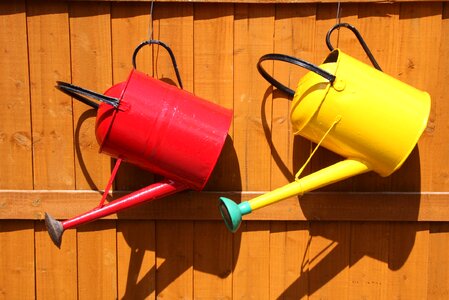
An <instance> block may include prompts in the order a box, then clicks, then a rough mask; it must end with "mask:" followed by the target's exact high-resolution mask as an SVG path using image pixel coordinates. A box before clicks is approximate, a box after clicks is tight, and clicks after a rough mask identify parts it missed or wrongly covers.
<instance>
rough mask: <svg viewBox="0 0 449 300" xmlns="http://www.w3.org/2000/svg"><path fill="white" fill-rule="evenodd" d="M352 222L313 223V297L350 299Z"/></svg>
mask: <svg viewBox="0 0 449 300" xmlns="http://www.w3.org/2000/svg"><path fill="white" fill-rule="evenodd" d="M350 226H351V224H350V223H349V222H311V223H310V235H311V237H312V238H311V242H310V252H309V265H308V268H309V299H347V298H348V279H349V249H350V248H349V247H350V228H351V227H350Z"/></svg>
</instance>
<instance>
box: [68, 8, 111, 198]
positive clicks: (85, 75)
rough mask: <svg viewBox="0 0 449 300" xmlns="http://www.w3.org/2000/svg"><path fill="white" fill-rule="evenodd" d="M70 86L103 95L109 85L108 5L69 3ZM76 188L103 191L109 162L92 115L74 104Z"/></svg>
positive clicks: (107, 175)
mask: <svg viewBox="0 0 449 300" xmlns="http://www.w3.org/2000/svg"><path fill="white" fill-rule="evenodd" d="M70 42H71V55H72V82H73V83H74V84H75V85H79V86H81V87H84V88H87V89H91V90H94V91H97V92H100V93H103V92H104V91H105V90H106V89H108V88H109V87H110V86H111V85H112V68H111V61H112V60H111V20H110V4H109V3H102V2H88V3H87V2H86V3H80V2H78V3H77V2H71V3H70ZM73 108H74V127H75V150H76V151H75V153H76V169H75V173H76V188H77V189H97V190H99V189H103V187H104V186H105V185H106V183H107V180H108V178H109V172H110V169H111V166H110V165H111V159H110V158H109V157H108V156H107V155H100V154H99V153H98V151H99V146H98V143H97V140H96V138H95V116H96V113H95V111H94V110H93V109H91V108H90V107H89V106H87V105H85V104H84V103H79V102H78V101H75V102H74V104H73Z"/></svg>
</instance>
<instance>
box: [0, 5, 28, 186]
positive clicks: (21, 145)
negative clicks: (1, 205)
mask: <svg viewBox="0 0 449 300" xmlns="http://www.w3.org/2000/svg"><path fill="white" fill-rule="evenodd" d="M0 11H1V12H2V13H1V15H0V52H1V55H0V65H1V66H2V72H0V90H1V91H2V97H1V98H2V99H1V100H0V119H1V122H0V153H2V160H1V162H0V170H1V174H2V176H0V188H2V189H32V188H33V170H32V140H31V114H30V89H29V78H28V49H27V28H26V16H25V14H26V8H25V1H15V2H11V3H9V2H8V3H6V2H2V3H0ZM19 170H20V172H19Z"/></svg>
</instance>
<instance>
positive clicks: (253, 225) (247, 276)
mask: <svg viewBox="0 0 449 300" xmlns="http://www.w3.org/2000/svg"><path fill="white" fill-rule="evenodd" d="M239 230H240V231H241V233H237V234H236V235H235V236H234V265H235V268H234V274H233V279H232V294H233V297H232V298H233V299H260V300H263V299H269V296H270V289H269V286H270V271H269V269H270V224H269V222H243V223H242V226H241V229H239ZM256 278H257V279H256Z"/></svg>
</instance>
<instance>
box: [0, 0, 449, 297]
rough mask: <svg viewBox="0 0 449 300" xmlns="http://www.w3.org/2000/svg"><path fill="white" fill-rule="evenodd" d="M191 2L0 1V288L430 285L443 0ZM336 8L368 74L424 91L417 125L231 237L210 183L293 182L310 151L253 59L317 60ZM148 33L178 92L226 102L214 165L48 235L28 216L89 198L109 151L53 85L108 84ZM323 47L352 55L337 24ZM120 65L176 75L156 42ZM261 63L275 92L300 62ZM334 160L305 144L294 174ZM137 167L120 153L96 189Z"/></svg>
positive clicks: (68, 211)
mask: <svg viewBox="0 0 449 300" xmlns="http://www.w3.org/2000/svg"><path fill="white" fill-rule="evenodd" d="M207 2H208V1H205V2H201V1H199V2H196V1H193V2H192V1H189V2H182V1H180V2H164V1H162V2H159V1H158V2H156V3H155V4H154V9H153V13H152V14H151V15H150V11H151V3H150V2H145V1H141V2H128V1H124V2H109V1H87V2H77V1H68V2H64V1H38V0H29V1H2V2H0V96H1V100H0V155H1V160H0V219H1V220H0V299H33V298H37V299H116V298H120V299H155V298H157V299H300V298H312V299H426V298H427V299H447V297H449V296H448V295H449V271H448V270H449V256H448V254H447V248H448V247H449V169H448V166H447V162H448V157H449V143H448V142H447V139H448V138H447V137H448V134H449V99H448V96H447V92H448V88H447V82H448V81H449V56H448V55H447V54H448V53H449V5H448V3H447V2H444V1H436V2H422V1H416V2H407V1H405V2H402V1H399V2H394V3H374V2H371V1H359V2H357V3H351V1H342V3H341V5H340V4H338V3H336V2H334V1H331V3H320V2H319V1H314V0H311V1H287V2H291V3H281V2H284V1H280V2H277V3H276V2H275V1H271V0H267V1H245V3H243V2H241V1H225V2H227V3H207ZM248 2H254V3H248ZM261 2H267V3H261ZM293 2H296V3H293ZM324 2H326V1H324ZM339 5H340V8H341V12H340V14H339V17H340V18H341V21H342V22H348V23H351V24H353V25H354V26H356V27H357V28H358V29H359V31H360V32H361V33H362V35H363V37H364V38H365V40H366V41H367V43H368V46H369V47H370V48H371V49H372V51H373V54H374V56H375V57H376V59H377V60H378V62H379V64H380V65H381V66H382V68H383V70H384V71H385V72H386V73H388V74H390V75H392V76H394V77H396V78H398V79H400V80H402V81H404V82H406V83H408V84H411V85H413V86H415V87H417V88H420V89H422V90H426V91H428V92H429V93H430V94H431V97H432V111H431V116H430V120H429V124H428V127H427V129H426V131H425V133H424V135H423V136H422V138H421V140H420V142H419V145H418V146H417V147H416V148H415V150H414V151H413V153H412V155H411V156H410V158H409V159H408V160H407V161H406V163H405V165H404V166H403V167H402V168H401V169H400V170H399V171H398V172H396V173H395V174H393V175H392V176H390V177H388V178H381V177H379V176H377V175H376V174H373V173H369V174H365V175H361V176H358V177H354V178H352V179H349V180H346V181H344V182H342V183H338V184H334V185H331V186H328V187H326V188H322V189H320V190H319V191H317V192H312V193H309V194H307V195H305V196H304V197H302V198H294V199H288V200H286V201H283V202H280V203H278V204H275V205H273V206H270V207H267V208H264V209H261V210H260V211H257V212H255V213H253V214H251V215H249V216H248V217H247V218H246V221H245V222H244V223H243V225H242V228H241V229H240V230H239V232H237V233H236V234H231V233H229V232H228V231H227V230H226V228H225V226H224V224H223V222H222V221H221V220H220V217H219V213H218V211H217V201H218V197H219V196H221V195H226V196H229V197H231V198H234V199H236V200H243V199H250V198H251V197H253V196H254V195H258V194H261V193H263V192H264V191H269V190H272V189H274V188H276V187H279V186H281V185H283V184H285V183H287V182H289V181H291V180H293V178H294V174H295V171H297V170H298V169H299V167H300V166H301V165H302V164H303V163H304V162H305V160H306V158H307V157H308V155H309V154H310V151H311V149H312V147H313V145H312V144H311V143H310V142H308V141H306V140H304V139H302V138H299V137H294V136H293V134H292V128H291V125H290V122H289V106H290V102H289V101H288V100H287V99H286V96H285V95H283V94H282V93H280V92H279V91H276V90H274V91H273V89H272V87H271V86H270V85H269V84H268V83H267V82H266V81H265V80H264V79H263V78H262V77H261V76H260V74H259V73H258V72H257V70H256V67H255V66H256V63H257V61H258V59H259V58H260V57H261V56H262V55H264V54H266V53H272V52H278V53H284V54H289V55H293V56H296V57H301V58H304V59H306V60H309V61H311V62H313V63H317V64H318V63H320V62H321V61H322V60H323V59H324V58H325V57H326V55H327V53H328V50H327V48H326V45H325V40H324V39H325V35H326V32H327V30H328V29H329V28H330V27H331V26H332V25H334V24H335V23H336V21H337V20H336V18H337V8H338V7H339ZM149 36H153V37H154V38H158V39H161V40H163V41H164V42H166V43H167V44H169V45H170V46H171V48H172V49H173V51H174V54H175V56H176V58H177V61H178V65H179V68H180V72H181V76H182V79H183V82H184V87H185V89H186V90H188V91H190V92H193V93H195V94H196V95H198V96H200V97H203V98H205V99H208V100H211V101H214V102H216V103H218V104H220V105H222V106H224V107H227V108H231V109H233V111H234V119H233V123H232V127H231V129H230V131H229V138H228V140H227V142H226V145H225V148H224V150H223V153H222V155H221V157H220V161H219V163H218V165H217V167H216V169H215V171H214V173H213V175H212V177H211V179H210V182H209V184H208V185H207V187H206V191H205V192H201V193H199V192H184V193H180V194H178V195H175V196H172V197H169V198H167V199H163V200H158V201H155V202H152V203H148V204H144V205H142V206H139V207H137V208H132V209H129V210H127V211H123V212H120V213H119V214H117V215H113V216H109V217H108V218H106V219H105V220H99V221H96V222H93V223H90V224H87V225H83V226H81V227H79V228H78V229H70V230H67V232H66V233H65V234H64V238H63V243H62V246H61V249H58V248H56V247H55V246H54V245H53V244H52V242H51V240H50V238H49V237H48V234H47V232H46V230H45V226H44V223H43V221H42V219H43V215H44V212H45V211H48V212H50V213H52V214H53V215H54V216H55V217H57V218H61V219H64V218H69V217H72V216H74V215H76V214H79V213H81V212H84V211H87V210H89V209H91V208H93V207H95V205H97V203H98V201H99V200H100V197H101V196H100V195H101V193H100V192H99V191H101V190H103V189H104V186H105V185H106V182H107V180H108V178H109V175H110V172H111V166H112V164H113V161H112V160H111V158H109V157H108V156H107V155H104V154H99V153H98V146H97V142H96V140H95V136H94V126H95V125H94V124H95V111H93V110H91V109H89V107H87V106H86V105H84V104H82V103H78V102H76V101H72V99H71V98H70V97H68V96H66V95H64V94H62V93H61V92H59V91H58V90H57V89H55V87H54V86H55V83H56V81H57V80H61V81H67V82H73V83H74V84H77V85H80V86H83V87H86V88H89V89H93V90H96V91H101V92H102V91H104V90H106V89H107V88H109V87H110V86H111V85H112V84H114V83H118V82H121V81H124V80H126V78H127V75H128V73H129V72H130V70H131V68H132V66H131V55H132V53H133V50H134V48H135V47H136V46H137V45H138V44H139V43H140V42H141V41H143V40H146V39H148V38H149ZM333 43H334V45H338V47H340V48H341V49H342V50H343V51H345V52H347V53H349V54H351V55H352V56H354V57H356V58H358V59H360V60H362V61H365V62H367V63H369V61H368V60H367V58H366V56H365V55H364V52H363V50H362V49H361V47H360V46H359V45H358V43H357V40H356V39H355V37H354V36H353V35H352V34H351V33H350V32H348V31H345V30H344V29H342V30H340V31H339V32H338V33H337V32H335V33H334V35H333ZM137 65H138V69H139V70H142V71H144V72H146V73H148V74H151V75H153V76H154V77H157V78H160V79H163V80H172V81H176V80H175V76H174V72H173V70H172V67H171V64H170V61H169V58H168V55H167V54H166V53H165V52H164V51H163V49H159V48H157V47H147V48H145V49H143V50H142V53H139V56H138V60H137ZM267 69H268V70H269V72H271V73H272V74H273V75H274V76H275V77H276V78H278V79H280V80H281V81H283V82H284V83H286V84H288V85H290V86H291V87H293V88H294V87H295V85H296V83H297V81H298V79H299V78H300V77H301V76H302V75H303V74H304V73H305V72H304V71H303V70H300V69H299V68H295V67H291V66H289V65H286V64H282V63H275V64H271V65H270V64H267ZM367 84H368V83H367ZM374 88H375V87H374ZM391 101H394V99H391ZM339 159H341V158H340V157H338V156H337V155H335V154H333V153H330V152H329V151H326V150H324V149H320V150H319V151H318V152H317V154H316V155H315V156H314V158H313V159H312V162H311V164H310V165H309V166H308V167H307V169H306V171H305V172H308V173H310V172H313V171H315V170H318V169H320V168H322V167H324V166H327V165H329V164H331V163H333V162H335V161H338V160H339ZM155 180H159V178H158V176H157V175H154V174H150V173H148V172H145V171H142V170H139V169H138V168H136V167H134V166H131V165H127V166H124V167H122V168H121V169H120V171H119V175H118V178H117V180H116V182H115V191H114V192H113V193H112V194H111V197H112V198H116V197H118V196H120V195H123V194H124V193H127V192H129V191H133V190H136V189H138V188H140V187H142V186H146V185H148V184H150V183H152V182H154V181H155Z"/></svg>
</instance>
